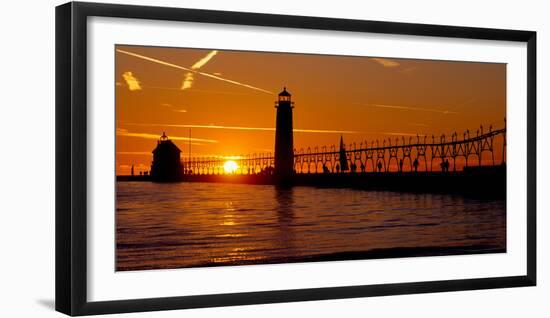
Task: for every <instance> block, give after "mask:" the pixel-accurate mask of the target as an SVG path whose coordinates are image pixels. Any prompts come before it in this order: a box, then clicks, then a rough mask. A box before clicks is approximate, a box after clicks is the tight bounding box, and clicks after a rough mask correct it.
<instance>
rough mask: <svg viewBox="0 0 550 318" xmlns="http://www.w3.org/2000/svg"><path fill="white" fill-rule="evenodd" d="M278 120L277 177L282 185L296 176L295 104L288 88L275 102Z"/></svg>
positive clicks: (276, 129) (276, 145)
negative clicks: (293, 128)
mask: <svg viewBox="0 0 550 318" xmlns="http://www.w3.org/2000/svg"><path fill="white" fill-rule="evenodd" d="M275 108H276V109H277V119H276V124H275V127H276V128H275V176H276V177H277V179H278V181H279V182H280V183H288V182H290V181H291V178H292V176H293V174H294V137H293V131H292V109H293V108H294V103H293V102H292V101H291V95H290V93H289V92H288V91H287V90H286V87H285V88H284V89H283V91H282V92H280V93H279V98H278V100H277V101H276V102H275Z"/></svg>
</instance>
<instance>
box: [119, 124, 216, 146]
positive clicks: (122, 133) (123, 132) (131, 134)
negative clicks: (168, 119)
mask: <svg viewBox="0 0 550 318" xmlns="http://www.w3.org/2000/svg"><path fill="white" fill-rule="evenodd" d="M116 134H117V136H125V137H135V138H144V139H156V140H158V139H159V138H160V135H158V134H149V133H136V132H129V131H128V130H127V129H123V128H117V129H116ZM168 138H169V139H172V140H184V141H191V142H192V145H193V142H197V143H196V144H195V145H202V144H200V143H218V141H217V140H213V139H202V138H189V137H180V136H171V135H170V136H168Z"/></svg>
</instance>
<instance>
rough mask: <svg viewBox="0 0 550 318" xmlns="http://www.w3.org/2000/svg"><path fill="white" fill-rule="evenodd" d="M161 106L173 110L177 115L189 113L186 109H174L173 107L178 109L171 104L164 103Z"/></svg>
mask: <svg viewBox="0 0 550 318" xmlns="http://www.w3.org/2000/svg"><path fill="white" fill-rule="evenodd" d="M160 106H164V107H170V108H172V111H173V112H176V113H187V110H186V109H183V108H173V107H176V106H174V105H172V104H169V103H162V104H160Z"/></svg>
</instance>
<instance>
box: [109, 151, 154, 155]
mask: <svg viewBox="0 0 550 318" xmlns="http://www.w3.org/2000/svg"><path fill="white" fill-rule="evenodd" d="M116 154H117V155H130V156H135V155H143V156H144V155H147V156H150V155H151V152H150V151H117V153H116Z"/></svg>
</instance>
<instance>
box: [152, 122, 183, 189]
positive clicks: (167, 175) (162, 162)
mask: <svg viewBox="0 0 550 318" xmlns="http://www.w3.org/2000/svg"><path fill="white" fill-rule="evenodd" d="M180 153H181V150H180V149H179V148H178V147H177V146H176V145H175V144H174V143H173V142H172V141H171V140H170V139H168V137H167V136H166V134H165V133H164V132H163V133H162V136H161V137H160V140H158V141H157V147H156V148H155V149H154V150H153V163H152V164H151V177H152V178H153V180H155V181H176V180H179V179H181V177H182V175H183V166H182V164H181V160H180Z"/></svg>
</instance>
